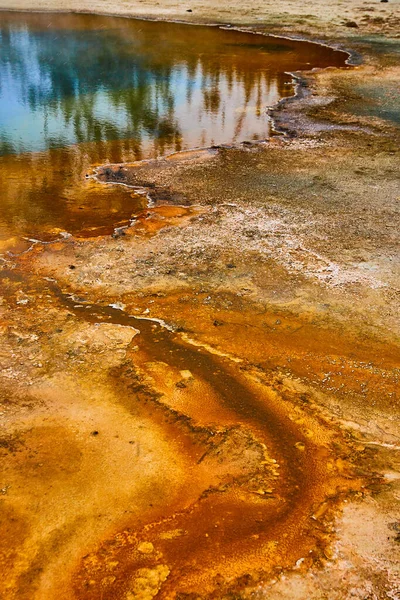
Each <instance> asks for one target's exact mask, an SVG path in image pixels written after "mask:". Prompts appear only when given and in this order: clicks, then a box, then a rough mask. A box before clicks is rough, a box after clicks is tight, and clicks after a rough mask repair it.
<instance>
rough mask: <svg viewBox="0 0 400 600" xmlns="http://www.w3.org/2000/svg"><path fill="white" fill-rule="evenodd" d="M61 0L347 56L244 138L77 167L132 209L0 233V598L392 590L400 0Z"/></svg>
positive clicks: (398, 445) (301, 86)
mask: <svg viewBox="0 0 400 600" xmlns="http://www.w3.org/2000/svg"><path fill="white" fill-rule="evenodd" d="M2 6H4V7H5V8H10V7H11V8H16V9H29V8H35V9H53V8H57V7H54V6H52V3H50V2H48V1H46V2H45V1H44V2H42V3H35V6H34V7H33V6H31V5H29V2H26V1H25V0H24V2H22V1H20V2H17V1H13V3H12V5H11V2H6V1H4V0H3V1H2ZM84 7H85V9H87V10H88V11H93V12H96V11H98V12H105V13H112V14H124V15H133V16H146V17H154V18H155V17H157V18H167V19H173V18H174V19H184V20H189V21H191V22H213V23H225V24H226V23H229V24H232V25H236V26H241V27H246V28H247V29H252V30H255V31H261V32H273V33H275V34H284V35H291V36H294V37H304V38H307V39H317V40H319V41H322V42H324V43H329V44H332V45H334V46H336V47H341V48H345V49H347V50H349V51H350V52H351V53H352V54H351V63H352V64H353V66H352V67H349V68H348V69H343V70H338V69H327V70H325V71H320V72H316V71H314V72H312V73H301V74H296V76H297V78H298V97H297V98H296V99H293V100H290V101H288V102H285V103H282V104H281V105H280V106H279V107H277V108H276V109H274V110H273V111H272V116H273V118H274V120H275V125H276V130H277V132H276V133H277V135H275V136H273V137H272V139H271V140H267V141H265V142H264V143H260V144H257V145H249V144H242V145H241V146H239V147H236V148H219V149H214V150H213V151H210V152H199V153H196V152H194V153H186V154H182V155H176V156H174V157H170V158H168V159H159V160H157V161H150V162H146V163H141V164H134V165H116V166H105V167H103V168H99V169H98V170H97V179H98V181H99V183H98V185H99V186H101V185H114V184H115V183H121V182H123V183H126V184H128V185H130V186H139V187H140V188H142V189H145V190H147V193H148V194H149V197H150V199H151V203H150V204H149V208H147V209H145V210H144V211H143V212H142V213H141V214H140V215H139V216H138V217H137V219H136V220H135V222H134V223H133V224H132V226H131V227H130V228H128V229H125V230H117V231H116V232H115V233H114V235H112V236H111V235H107V236H101V237H96V238H89V239H83V238H79V237H69V238H65V239H61V240H58V241H56V242H53V243H47V244H42V243H36V244H33V246H32V247H31V248H30V249H29V250H28V251H26V252H24V253H23V254H21V255H19V256H17V257H16V256H11V255H9V254H4V255H3V260H2V266H3V270H2V272H1V282H2V283H1V289H2V303H1V307H0V308H1V311H2V314H1V331H2V348H1V357H2V371H1V399H2V409H1V410H2V417H3V420H4V429H3V434H2V438H1V440H0V460H1V462H2V469H1V470H2V481H1V490H0V491H1V499H0V503H1V522H0V531H1V539H2V548H1V550H0V552H1V563H2V573H3V578H2V581H1V582H0V597H1V598H4V599H7V600H8V599H17V598H18V600H24V599H32V598H35V599H36V600H39V599H40V600H42V599H43V600H47V599H49V600H50V599H54V598H55V597H56V596H57V597H58V598H59V599H60V600H64V599H65V600H66V599H67V598H68V599H70V598H87V599H92V598H93V599H94V598H96V600H98V599H100V598H101V599H102V600H107V599H109V600H111V599H114V598H115V599H122V598H124V599H140V598H143V599H151V598H181V599H183V598H187V599H201V598H224V599H225V598H226V599H228V598H243V599H245V598H252V599H261V598H268V599H269V600H271V599H272V600H275V599H281V598H291V599H296V600H300V599H301V600H306V599H307V600H308V599H313V600H322V599H329V600H339V599H340V600H342V599H350V598H352V599H353V598H354V599H360V600H361V599H363V600H365V599H367V598H368V599H371V600H372V599H379V600H381V599H382V600H383V599H391V600H395V599H398V598H400V572H399V564H400V546H399V542H400V521H399V510H398V506H399V499H400V454H399V451H400V432H399V422H398V412H399V396H398V390H399V365H400V361H399V358H400V345H399V305H400V303H399V289H400V273H399V264H400V262H399V237H398V224H399V201H400V185H399V169H398V166H399V159H400V151H399V148H400V144H399V141H400V128H399V100H398V91H397V90H398V87H399V80H400V67H399V55H400V38H399V35H400V28H399V22H400V21H399V19H400V3H399V2H394V1H389V2H388V3H381V2H376V1H374V2H361V1H354V2H353V1H349V2H332V3H324V2H319V3H318V2H317V3H315V2H313V3H311V2H307V1H306V2H301V3H300V2H298V0H293V1H292V2H287V3H286V2H285V3H283V2H278V3H276V2H275V3H272V2H264V3H262V4H257V3H256V2H250V1H249V2H244V3H243V2H241V3H240V5H239V3H237V4H235V3H233V4H232V3H231V4H230V5H229V7H224V8H221V7H218V6H216V5H215V4H214V3H212V2H209V3H207V2H200V3H198V4H195V3H194V2H193V0H190V2H188V6H187V7H186V5H185V7H184V8H183V7H182V5H181V4H180V5H179V6H178V5H177V4H176V3H175V2H172V1H171V2H168V1H164V0H163V1H162V2H160V3H157V4H153V5H151V6H150V4H147V3H146V2H139V3H134V2H124V3H123V4H121V3H120V4H119V5H118V6H117V5H115V4H112V3H111V2H104V3H100V2H86V4H85V5H84ZM64 8H65V9H66V10H76V9H77V6H75V4H74V3H72V2H70V3H65V6H64ZM79 9H82V3H80V5H79ZM188 10H191V11H192V12H187V11H188ZM127 190H128V191H129V189H128V188H127ZM128 191H127V193H128Z"/></svg>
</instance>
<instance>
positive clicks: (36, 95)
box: [0, 13, 345, 154]
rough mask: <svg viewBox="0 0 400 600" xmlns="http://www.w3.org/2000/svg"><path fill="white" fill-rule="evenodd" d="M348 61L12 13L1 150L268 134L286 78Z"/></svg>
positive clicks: (201, 32) (3, 48) (279, 47)
mask: <svg viewBox="0 0 400 600" xmlns="http://www.w3.org/2000/svg"><path fill="white" fill-rule="evenodd" d="M344 56H345V55H343V53H338V52H336V53H335V52H334V51H332V50H328V49H326V48H322V47H320V46H316V45H313V44H301V43H300V44H299V43H296V42H291V41H290V42H289V41H286V40H279V42H278V41H277V40H276V39H274V38H271V39H269V38H261V37H260V36H254V35H250V34H243V33H237V32H233V31H221V30H217V29H216V28H205V27H190V26H185V25H177V24H165V23H151V22H140V21H135V20H126V19H116V18H103V17H92V16H87V15H59V14H58V15H48V14H41V15H23V14H11V15H10V14H7V13H5V14H3V15H2V17H1V21H0V144H1V145H0V153H1V154H9V153H10V152H15V153H18V152H21V151H37V150H44V149H47V148H55V147H63V146H66V145H69V144H75V143H84V142H99V141H102V140H117V139H120V138H133V139H135V140H137V142H138V143H142V142H144V143H145V145H146V146H148V145H151V144H152V143H154V142H159V143H158V144H157V143H156V146H157V148H158V150H160V149H161V150H162V149H165V148H166V147H169V148H173V149H174V150H176V149H180V147H181V146H183V147H187V146H188V145H208V144H209V143H220V142H227V143H229V142H231V141H237V140H240V139H249V138H250V139H252V138H254V137H258V136H263V135H266V134H267V133H268V127H267V124H268V122H267V119H266V117H265V108H266V107H267V106H268V105H271V104H273V103H275V102H276V101H278V100H279V98H280V97H281V96H283V95H286V94H288V93H290V91H291V87H290V85H288V83H290V77H288V76H286V75H285V74H284V71H285V70H288V69H290V70H297V69H301V68H307V67H309V66H310V65H311V66H325V65H327V64H332V63H334V62H337V61H340V63H341V64H342V63H343V57H344ZM160 142H161V146H162V148H160V147H159V146H160Z"/></svg>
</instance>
